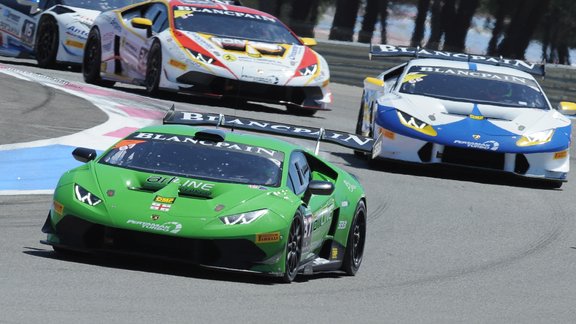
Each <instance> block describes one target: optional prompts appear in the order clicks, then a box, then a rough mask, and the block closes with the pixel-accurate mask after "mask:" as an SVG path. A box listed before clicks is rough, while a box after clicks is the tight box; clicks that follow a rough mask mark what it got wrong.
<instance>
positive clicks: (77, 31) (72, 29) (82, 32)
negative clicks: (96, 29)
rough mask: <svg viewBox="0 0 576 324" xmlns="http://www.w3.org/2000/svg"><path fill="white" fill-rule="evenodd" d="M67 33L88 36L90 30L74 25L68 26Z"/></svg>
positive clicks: (82, 36)
mask: <svg viewBox="0 0 576 324" xmlns="http://www.w3.org/2000/svg"><path fill="white" fill-rule="evenodd" d="M66 34H68V35H72V36H77V37H80V38H88V31H87V30H86V29H82V28H78V27H77V26H74V25H72V26H70V27H68V28H66Z"/></svg>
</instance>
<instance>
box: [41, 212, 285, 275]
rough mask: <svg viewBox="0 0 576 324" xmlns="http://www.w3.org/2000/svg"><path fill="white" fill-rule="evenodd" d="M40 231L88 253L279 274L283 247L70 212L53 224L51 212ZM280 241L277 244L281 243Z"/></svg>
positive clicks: (58, 244) (55, 243)
mask: <svg viewBox="0 0 576 324" xmlns="http://www.w3.org/2000/svg"><path fill="white" fill-rule="evenodd" d="M42 232H44V233H46V234H47V239H46V240H45V241H42V243H44V244H48V245H52V246H55V247H62V248H66V249H70V250H76V251H83V252H89V253H100V252H111V253H120V254H126V255H136V256H144V257H153V258H161V259H170V260H179V261H184V262H187V263H191V264H198V265H203V266H210V267H219V268H226V269H235V270H249V271H256V272H264V273H270V274H279V273H280V269H282V266H283V265H282V264H281V260H283V258H282V257H281V254H282V252H283V251H284V249H282V248H281V249H279V250H278V251H277V253H275V255H272V256H270V255H267V254H266V252H265V251H264V250H262V249H261V248H260V247H258V245H257V244H256V243H255V242H254V241H252V240H250V239H249V238H248V237H246V238H230V239H221V238H219V239H204V238H203V239H199V238H187V237H178V236H169V235H162V234H156V233H149V232H139V231H133V230H127V229H120V228H114V227H110V226H105V225H101V224H96V223H93V222H89V221H87V220H84V219H82V218H79V217H75V216H72V215H66V216H64V217H63V218H62V219H61V220H60V221H59V222H58V223H57V224H55V225H54V224H53V223H52V220H51V216H50V214H49V215H48V218H47V219H46V222H45V224H44V226H43V227H42ZM283 241H284V240H281V241H280V242H278V246H279V247H281V246H283V245H282V244H283Z"/></svg>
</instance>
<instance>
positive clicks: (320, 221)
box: [312, 200, 335, 231]
mask: <svg viewBox="0 0 576 324" xmlns="http://www.w3.org/2000/svg"><path fill="white" fill-rule="evenodd" d="M334 208H335V206H334V201H333V200H332V201H331V202H330V203H329V204H328V205H327V206H325V207H323V208H322V209H320V210H319V211H318V212H317V213H316V214H314V215H313V216H314V223H313V224H312V231H315V230H317V229H318V228H320V227H322V226H323V225H324V224H326V223H329V222H332V212H333V211H334Z"/></svg>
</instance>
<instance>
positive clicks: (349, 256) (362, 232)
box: [342, 200, 366, 276]
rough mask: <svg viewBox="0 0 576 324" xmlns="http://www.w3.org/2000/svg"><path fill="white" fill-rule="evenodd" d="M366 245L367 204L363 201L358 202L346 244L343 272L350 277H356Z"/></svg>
mask: <svg viewBox="0 0 576 324" xmlns="http://www.w3.org/2000/svg"><path fill="white" fill-rule="evenodd" d="M365 245H366V204H365V203H364V201H363V200H360V202H358V205H357V206H356V210H355V211H354V219H353V220H352V224H351V225H350V230H349V232H348V241H347V242H346V252H344V261H343V262H342V270H343V271H344V272H346V274H347V275H349V276H354V275H356V273H357V272H358V269H359V268H360V265H361V264H362V259H363V257H364V246H365Z"/></svg>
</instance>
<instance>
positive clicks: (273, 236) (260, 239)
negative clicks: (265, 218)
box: [256, 232, 280, 243]
mask: <svg viewBox="0 0 576 324" xmlns="http://www.w3.org/2000/svg"><path fill="white" fill-rule="evenodd" d="M279 241H280V232H274V233H264V234H256V243H275V242H279Z"/></svg>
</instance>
